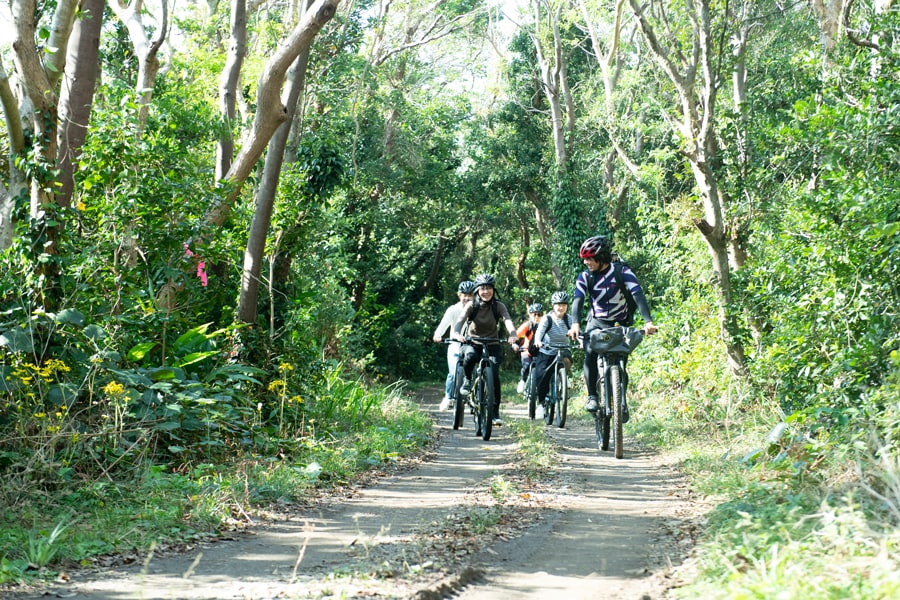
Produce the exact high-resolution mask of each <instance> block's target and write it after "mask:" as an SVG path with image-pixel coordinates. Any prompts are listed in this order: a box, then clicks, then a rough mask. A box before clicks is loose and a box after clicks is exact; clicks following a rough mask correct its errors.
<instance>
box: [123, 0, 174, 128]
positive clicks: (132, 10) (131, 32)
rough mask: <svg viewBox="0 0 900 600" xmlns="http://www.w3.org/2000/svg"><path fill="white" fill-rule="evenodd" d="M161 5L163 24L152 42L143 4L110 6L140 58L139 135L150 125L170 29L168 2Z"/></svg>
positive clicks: (135, 0) (138, 0) (139, 1)
mask: <svg viewBox="0 0 900 600" xmlns="http://www.w3.org/2000/svg"><path fill="white" fill-rule="evenodd" d="M160 5H161V10H160V14H161V20H160V23H159V26H158V27H157V28H156V38H155V39H152V40H151V39H150V36H149V35H148V34H147V28H146V27H145V26H144V15H145V10H144V1H143V0H131V2H130V3H129V4H125V3H124V2H123V1H122V0H113V2H111V3H110V8H111V9H112V11H113V13H115V15H116V17H118V18H119V20H120V21H122V24H123V25H125V28H126V29H127V30H128V37H129V38H130V39H131V43H132V44H133V45H134V52H135V54H136V55H137V58H138V77H137V82H136V90H137V97H138V105H139V108H138V123H139V127H138V130H139V131H138V134H139V135H140V133H141V132H143V129H144V127H145V126H146V124H147V116H148V114H149V111H150V101H151V100H152V99H153V86H154V84H155V82H156V74H157V73H158V72H159V67H160V63H159V49H160V48H162V45H163V42H164V41H165V39H166V34H167V33H168V28H169V5H168V0H160Z"/></svg>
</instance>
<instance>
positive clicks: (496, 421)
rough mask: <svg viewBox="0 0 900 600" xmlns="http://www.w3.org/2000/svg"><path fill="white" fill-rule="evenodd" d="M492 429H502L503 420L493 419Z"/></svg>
mask: <svg viewBox="0 0 900 600" xmlns="http://www.w3.org/2000/svg"><path fill="white" fill-rule="evenodd" d="M494 427H503V419H500V418H496V419H494Z"/></svg>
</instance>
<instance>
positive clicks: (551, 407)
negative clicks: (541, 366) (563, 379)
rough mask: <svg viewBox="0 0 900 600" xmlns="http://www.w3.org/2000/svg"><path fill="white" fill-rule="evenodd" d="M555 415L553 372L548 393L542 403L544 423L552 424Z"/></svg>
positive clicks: (554, 378)
mask: <svg viewBox="0 0 900 600" xmlns="http://www.w3.org/2000/svg"><path fill="white" fill-rule="evenodd" d="M555 417H556V373H554V374H553V381H551V382H550V394H549V395H548V396H547V401H546V402H545V403H544V423H545V424H547V425H553V419H554V418H555Z"/></svg>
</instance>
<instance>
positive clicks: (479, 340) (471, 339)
mask: <svg viewBox="0 0 900 600" xmlns="http://www.w3.org/2000/svg"><path fill="white" fill-rule="evenodd" d="M465 338H466V341H465V343H466V344H469V343H473V344H505V343H506V340H505V339H503V338H496V337H479V336H475V335H467V336H465Z"/></svg>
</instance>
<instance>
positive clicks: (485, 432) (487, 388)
mask: <svg viewBox="0 0 900 600" xmlns="http://www.w3.org/2000/svg"><path fill="white" fill-rule="evenodd" d="M495 368H496V367H494V366H493V365H488V366H487V367H486V368H485V369H484V373H483V374H482V379H483V381H484V386H482V397H481V401H480V402H479V406H480V407H481V411H480V412H481V414H482V416H483V420H484V424H483V425H482V428H481V439H483V440H484V441H488V440H489V439H491V430H492V429H493V427H494V421H493V419H494V369H495Z"/></svg>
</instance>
